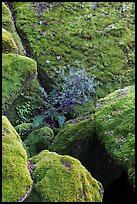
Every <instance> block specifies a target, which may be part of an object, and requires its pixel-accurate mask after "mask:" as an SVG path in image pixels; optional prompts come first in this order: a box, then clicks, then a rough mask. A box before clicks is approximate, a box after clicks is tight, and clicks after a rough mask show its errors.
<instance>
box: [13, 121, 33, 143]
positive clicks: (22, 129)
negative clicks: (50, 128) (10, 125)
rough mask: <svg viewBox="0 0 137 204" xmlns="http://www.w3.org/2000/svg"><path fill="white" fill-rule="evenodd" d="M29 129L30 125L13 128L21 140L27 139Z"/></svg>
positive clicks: (25, 124) (24, 124)
mask: <svg viewBox="0 0 137 204" xmlns="http://www.w3.org/2000/svg"><path fill="white" fill-rule="evenodd" d="M31 129H32V123H22V124H20V125H17V126H16V127H15V130H16V131H17V133H18V134H19V136H20V137H21V139H22V140H24V139H25V138H26V137H27V135H28V134H29V133H30V131H31Z"/></svg>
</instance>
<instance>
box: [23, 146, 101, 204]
mask: <svg viewBox="0 0 137 204" xmlns="http://www.w3.org/2000/svg"><path fill="white" fill-rule="evenodd" d="M30 162H31V163H32V164H33V165H34V169H33V173H32V178H33V180H34V182H35V185H34V187H33V190H32V192H31V194H30V196H29V197H28V199H27V200H26V201H27V202H35V201H37V202H101V201H102V196H103V187H102V185H101V183H100V182H98V181H97V180H96V179H94V178H93V177H92V176H91V174H90V173H89V172H88V171H87V170H86V168H85V167H84V166H82V165H81V163H80V162H79V161H78V160H77V159H75V158H73V157H70V156H67V155H65V156H62V155H58V154H57V153H55V152H49V151H48V150H44V151H42V152H40V153H39V154H38V155H37V156H34V157H32V158H31V159H30Z"/></svg>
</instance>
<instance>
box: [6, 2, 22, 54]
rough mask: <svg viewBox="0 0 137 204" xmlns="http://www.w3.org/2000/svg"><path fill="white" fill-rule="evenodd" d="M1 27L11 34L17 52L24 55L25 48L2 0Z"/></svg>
mask: <svg viewBox="0 0 137 204" xmlns="http://www.w3.org/2000/svg"><path fill="white" fill-rule="evenodd" d="M2 27H3V28H4V29H6V30H7V31H9V32H10V33H11V34H12V37H13V40H14V41H15V43H16V45H17V47H18V51H19V54H20V55H25V50H24V48H23V45H22V43H21V39H20V38H19V36H18V34H17V32H16V29H15V26H14V22H13V20H12V15H11V12H10V10H9V8H8V7H7V6H6V4H5V3H4V2H2Z"/></svg>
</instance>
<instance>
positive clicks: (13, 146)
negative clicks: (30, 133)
mask: <svg viewBox="0 0 137 204" xmlns="http://www.w3.org/2000/svg"><path fill="white" fill-rule="evenodd" d="M31 187H32V180H31V177H30V173H29V170H28V168H27V154H26V151H25V149H24V148H23V144H22V140H21V138H20V136H19V135H18V133H17V132H16V131H15V129H14V127H13V126H12V125H11V124H10V122H9V120H8V119H7V117H6V116H2V201H3V202H18V201H19V200H20V199H21V198H23V197H24V196H25V195H26V193H27V191H28V190H30V189H31Z"/></svg>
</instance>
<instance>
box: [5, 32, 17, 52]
mask: <svg viewBox="0 0 137 204" xmlns="http://www.w3.org/2000/svg"><path fill="white" fill-rule="evenodd" d="M9 52H12V53H14V54H17V53H18V48H17V45H16V43H15V41H14V40H13V38H12V35H11V33H9V32H8V31H6V30H5V29H4V28H2V53H9Z"/></svg>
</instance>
